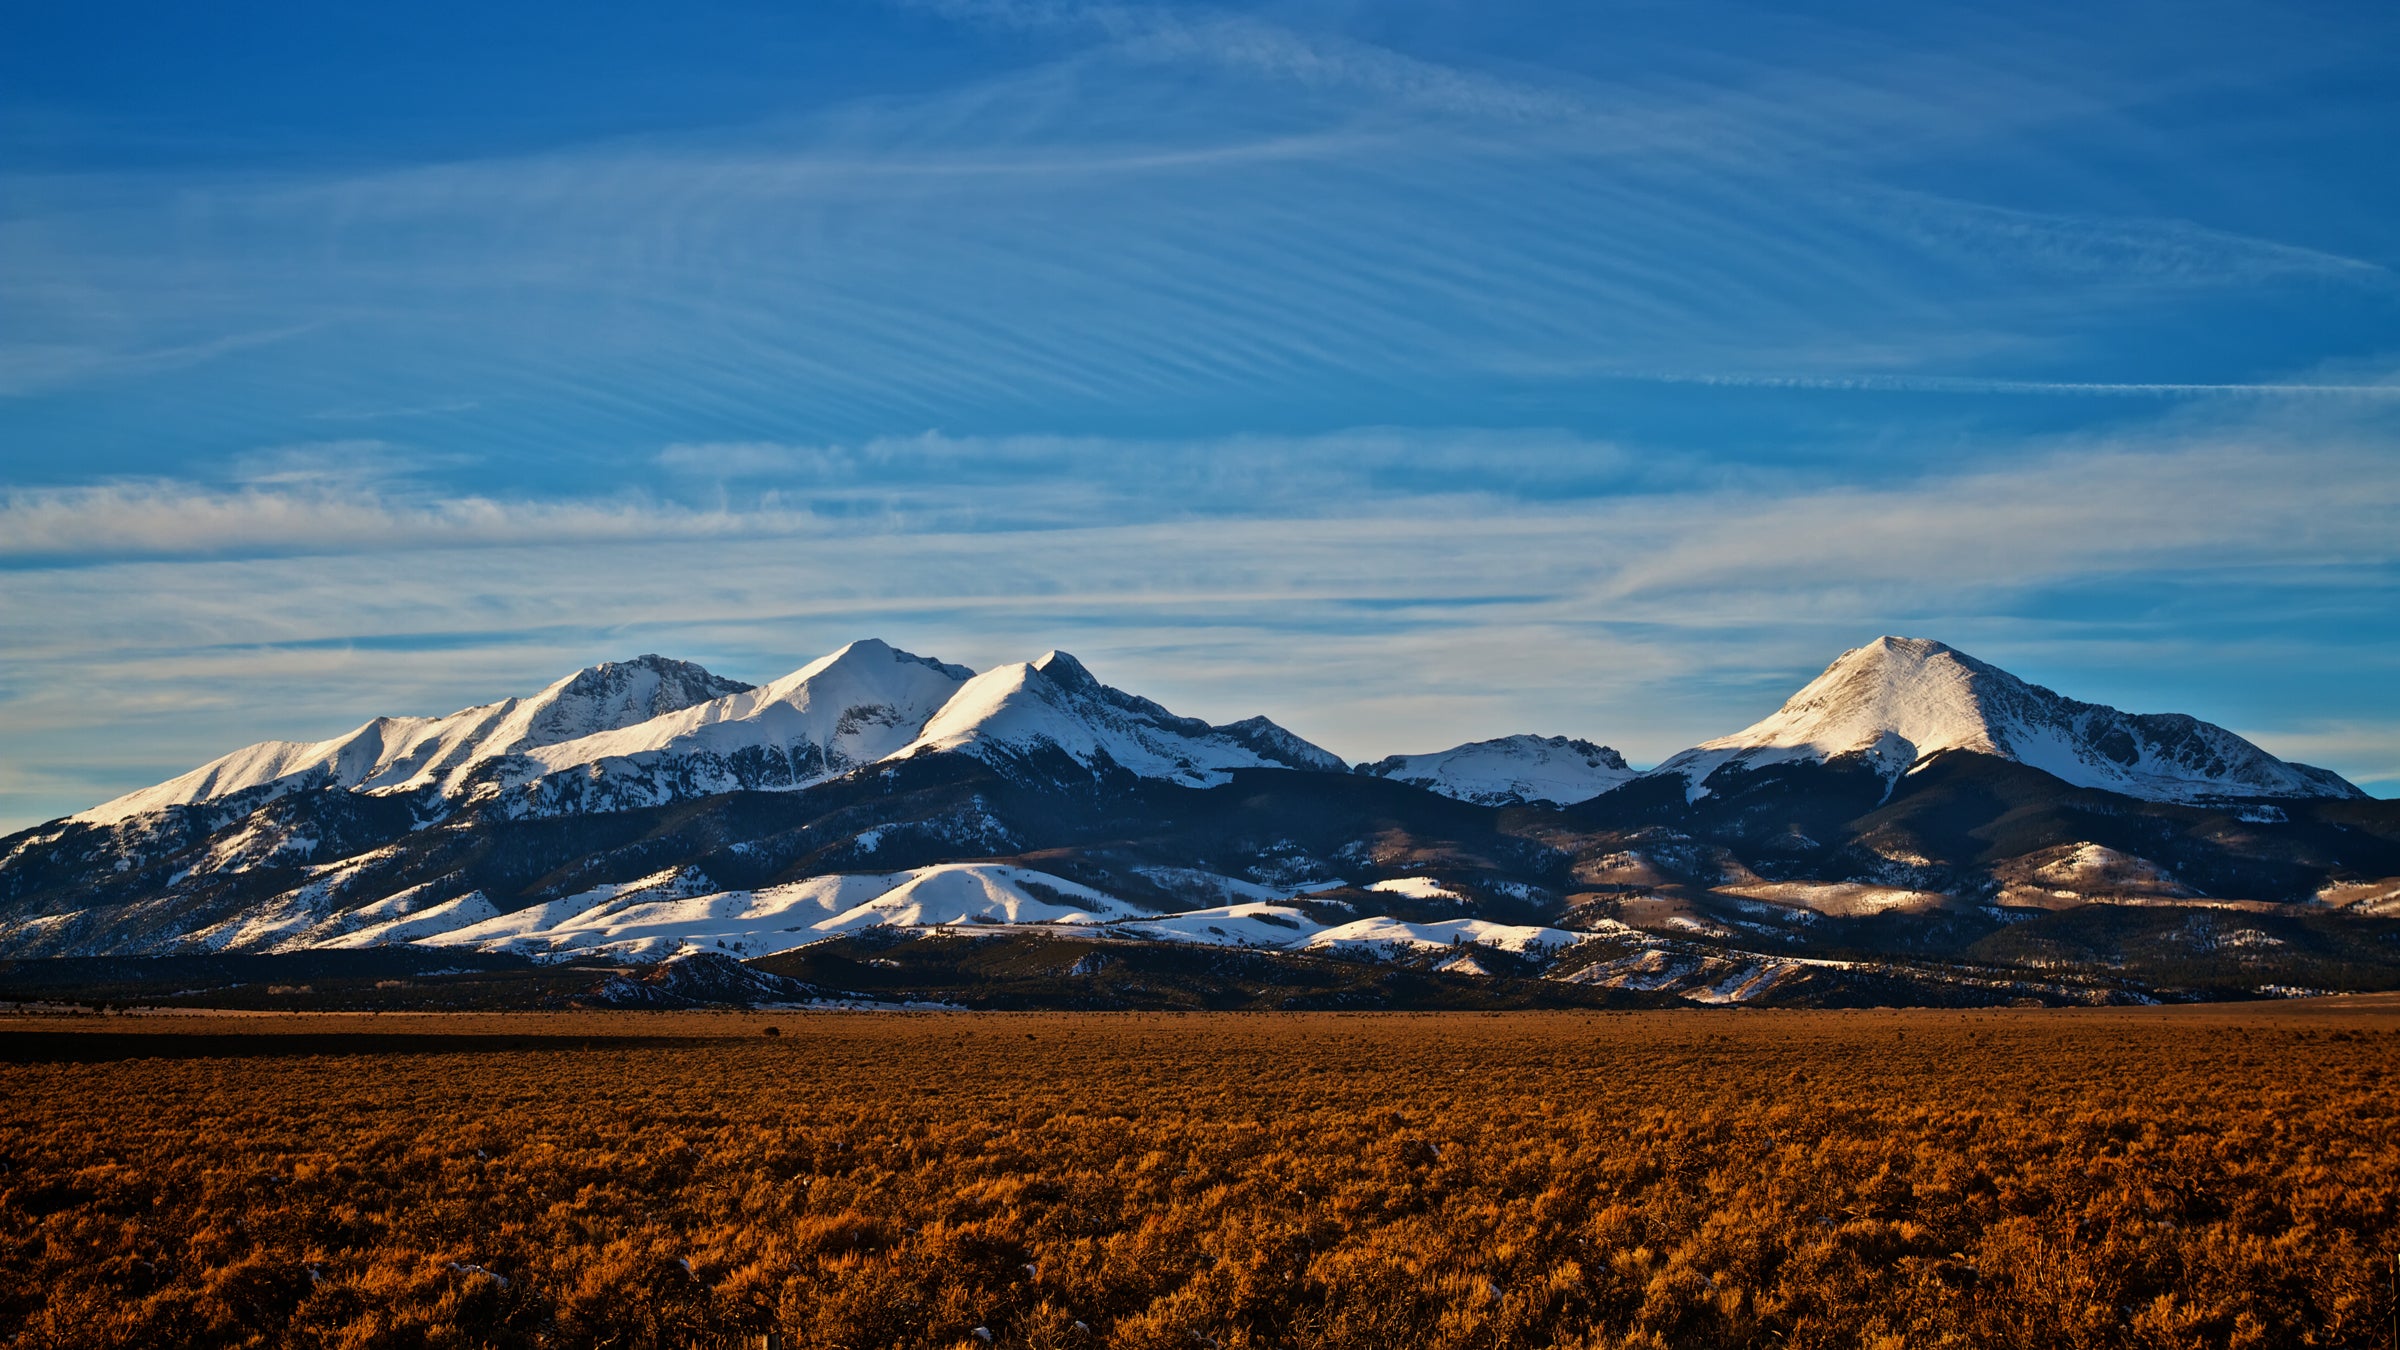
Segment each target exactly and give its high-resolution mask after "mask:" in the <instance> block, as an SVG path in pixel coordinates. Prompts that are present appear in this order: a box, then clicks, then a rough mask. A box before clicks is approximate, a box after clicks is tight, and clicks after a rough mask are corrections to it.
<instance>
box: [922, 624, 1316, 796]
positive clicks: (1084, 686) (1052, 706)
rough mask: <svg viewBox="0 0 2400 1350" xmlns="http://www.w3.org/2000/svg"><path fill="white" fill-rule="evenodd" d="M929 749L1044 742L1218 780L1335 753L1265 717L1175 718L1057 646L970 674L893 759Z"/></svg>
mask: <svg viewBox="0 0 2400 1350" xmlns="http://www.w3.org/2000/svg"><path fill="white" fill-rule="evenodd" d="M928 751H939V752H953V753H961V754H970V755H974V756H976V757H978V758H981V759H984V760H987V761H992V762H999V763H1008V762H1017V761H1022V760H1024V759H1026V758H1027V757H1029V756H1033V755H1037V754H1040V753H1042V752H1045V751H1056V752H1059V753H1063V754H1064V755H1066V756H1067V757H1068V758H1070V759H1072V760H1074V761H1076V762H1077V763H1079V764H1082V765H1084V766H1085V767H1087V768H1099V767H1102V766H1103V765H1104V764H1113V765H1115V766H1116V767H1118V768H1121V769H1125V770H1127V771H1129V772H1132V773H1134V774H1138V775H1140V776H1142V777H1145V778H1159V779H1165V780H1167V781H1169V782H1177V783H1183V784H1186V785H1188V786H1195V787H1199V786H1210V785H1214V784H1217V783H1222V782H1224V781H1225V779H1226V776H1227V774H1228V773H1230V772H1231V771H1232V770H1235V769H1259V768H1287V769H1316V770H1322V771H1326V772H1340V771H1341V770H1342V769H1343V768H1345V767H1346V766H1345V765H1344V763H1343V761H1342V760H1341V759H1340V757H1338V756H1336V755H1334V754H1333V753H1332V752H1330V751H1327V750H1323V749H1320V748H1319V747H1317V746H1314V745H1311V744H1309V743H1308V742H1307V741H1304V740H1302V739H1300V738H1299V737H1297V736H1294V735H1293V734H1292V733H1290V732H1288V731H1285V730H1284V729H1283V728H1281V727H1279V726H1276V725H1275V724H1274V723H1273V722H1270V721H1268V720H1267V719H1265V718H1263V717H1255V718H1251V719H1249V720H1248V721H1244V722H1237V723H1233V724H1231V725H1230V726H1225V727H1212V726H1210V725H1209V724H1208V723H1206V722H1203V721H1201V720H1200V719H1198V718H1196V717H1178V716H1176V715H1175V714H1174V713H1172V712H1169V711H1167V709H1165V708H1164V707H1161V706H1160V705H1158V704H1156V703H1153V702H1151V701H1150V700H1149V699H1146V698H1142V697H1139V696H1138V695H1134V694H1128V693H1126V692H1125V691H1123V690H1121V689H1114V688H1111V687H1109V686H1108V685H1105V684H1102V683H1100V681H1099V680H1098V679H1096V678H1094V677H1093V675H1092V673H1091V672H1090V671H1089V670H1086V669H1085V668H1084V666H1083V663H1082V662H1080V661H1078V660H1076V659H1075V658H1074V657H1072V656H1070V655H1068V654H1067V653H1065V652H1061V651H1052V652H1049V653H1046V654H1044V655H1043V656H1042V657H1041V658H1040V659H1038V660H1035V661H1027V662H1023V663H1020V664H1017V665H1007V666H1000V667H997V668H995V669H992V670H988V671H985V672H984V673H983V674H981V675H978V676H976V677H975V678H974V679H972V680H969V681H968V682H967V683H966V685H965V686H964V687H962V688H961V689H960V690H959V691H958V694H957V696H956V697H954V698H953V699H951V700H950V702H949V703H948V704H947V705H945V706H944V707H943V708H942V710H941V711H940V712H938V713H936V714H935V715H934V717H933V720H932V721H930V722H927V723H926V724H925V730H924V733H923V734H922V735H920V736H919V737H918V738H917V740H916V741H915V743H913V744H911V745H909V746H907V747H906V748H904V749H902V750H901V751H899V752H898V753H896V754H895V755H894V756H893V758H904V757H906V756H909V755H914V754H920V753H924V752H928Z"/></svg>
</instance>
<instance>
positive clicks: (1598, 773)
mask: <svg viewBox="0 0 2400 1350" xmlns="http://www.w3.org/2000/svg"><path fill="white" fill-rule="evenodd" d="M1358 772H1359V773H1362V774H1366V775H1368V776H1370V777H1374V778H1389V779H1391V780H1393V781H1394V782H1400V783H1408V784H1411V785H1413V786H1416V787H1421V788H1424V789H1426V790H1427V791H1429V792H1438V793H1440V794H1442V795H1443V796H1445V797H1455V798H1457V799H1458V800H1459V801H1462V802H1474V803H1476V804H1478V805H1481V806H1522V805H1531V804H1546V805H1550V806H1570V805H1573V804H1574V803H1576V802H1580V801H1588V800H1590V799H1591V798H1593V797H1597V796H1599V795H1600V794H1601V793H1603V792H1606V791H1608V790H1609V789H1611V788H1615V787H1621V786H1623V785H1624V784H1625V783H1628V782H1630V781H1632V780H1633V779H1634V778H1636V777H1639V776H1640V775H1638V774H1637V773H1635V771H1634V770H1633V768H1632V767H1631V766H1629V765H1627V764H1626V763H1625V757H1624V756H1623V755H1620V754H1618V753H1617V752H1616V751H1614V750H1611V749H1609V748H1608V747H1607V746H1605V745H1594V744H1593V743H1592V742H1590V741H1582V740H1575V739H1573V738H1570V737H1566V736H1503V737H1501V738H1499V739H1498V740H1490V741H1469V742H1468V743H1467V744H1465V745H1458V746H1452V747H1451V748H1450V749H1448V750H1437V751H1435V752H1433V753H1432V754H1425V755H1392V756H1389V757H1388V758H1384V759H1379V760H1376V761H1375V762H1374V763H1372V764H1361V765H1359V766H1358Z"/></svg>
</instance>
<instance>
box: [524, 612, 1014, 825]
mask: <svg viewBox="0 0 2400 1350" xmlns="http://www.w3.org/2000/svg"><path fill="white" fill-rule="evenodd" d="M972 677H973V672H972V671H969V670H967V669H966V668H965V667H963V666H953V665H949V664H946V663H944V662H941V661H936V660H934V659H933V658H931V657H925V656H918V655H915V654H913V653H910V652H904V651H901V650H899V649H898V648H896V647H893V646H891V645H889V644H888V643H884V642H880V641H877V640H876V639H873V638H867V639H864V640H861V641H858V642H853V643H850V644H849V645H848V646H845V647H843V648H841V649H840V650H838V651H835V652H832V653H829V654H827V655H825V656H821V657H819V658H817V659H816V660H814V661H811V662H809V663H808V664H807V665H805V666H802V667H801V668H800V669H798V670H795V671H793V672H792V673H791V674H789V675H786V676H784V677H782V678H781V679H778V680H774V681H771V682H769V683H767V684H764V685H761V686H759V687H757V688H755V689H744V690H742V691H741V692H738V693H734V694H729V695H727V696H726V697H723V698H719V699H714V700H712V701H710V702H707V703H702V704H697V705H694V706H692V707H688V708H683V709H681V710H678V711H676V712H673V713H670V714H668V715H667V716H664V717H658V718H654V719H652V720H650V721H647V722H643V723H640V724H638V725H633V726H627V727H620V728H615V729H612V730H609V731H605V732H601V733H598V734H595V735H591V736H585V737H581V738H579V739H576V740H571V741H563V742H560V743H558V744H555V745H549V746H544V747H541V748H538V749H535V750H532V751H529V752H528V753H526V754H525V755H523V756H521V757H520V759H519V762H518V764H517V765H516V766H515V771H514V772H513V773H511V774H509V775H508V776H507V778H508V785H509V786H510V787H521V788H522V789H523V790H524V792H525V795H526V798H527V799H528V803H529V806H530V808H531V809H533V810H535V811H536V812H539V813H545V814H546V813H552V812H557V811H563V810H577V811H592V810H622V809H625V808H628V807H636V806H652V805H658V804H660V803H663V802H668V801H674V800H679V799H683V798H688V797H696V796H706V795H709V794H712V793H718V792H732V791H739V790H749V791H762V790H764V791H778V790H789V789H793V788H801V787H806V786H808V785H810V784H812V783H819V782H823V781H824V780H826V779H828V778H833V777H836V776H839V775H840V774H843V773H847V772H849V771H850V770H852V769H855V768H857V767H859V766H860V765H863V764H871V763H873V762H875V761H876V760H878V759H881V758H883V757H884V756H886V755H888V754H890V753H891V752H892V751H894V750H897V749H899V748H900V747H902V746H904V745H906V744H908V743H909V742H910V741H912V740H914V739H915V738H916V736H917V734H918V733H919V731H920V730H922V729H923V727H924V725H925V722H926V720H927V719H928V718H930V717H932V716H933V714H934V713H935V712H936V711H938V710H939V709H940V708H941V707H942V706H943V705H944V704H946V703H948V702H949V701H950V699H951V697H952V696H953V695H954V694H956V693H957V692H958V690H959V688H960V687H961V686H963V685H964V684H966V683H967V682H968V680H969V679H971V678H972Z"/></svg>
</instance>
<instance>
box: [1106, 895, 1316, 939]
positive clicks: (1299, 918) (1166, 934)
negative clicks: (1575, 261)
mask: <svg viewBox="0 0 2400 1350" xmlns="http://www.w3.org/2000/svg"><path fill="white" fill-rule="evenodd" d="M1110 931H1111V932H1114V933H1117V934H1120V935H1122V936H1126V937H1140V938H1149V939H1152V940H1154V941H1158V942H1188V943H1196V944H1198V945H1200V946H1204V947H1277V948H1285V947H1297V946H1300V945H1303V944H1305V943H1306V942H1307V941H1308V940H1309V939H1311V938H1313V937H1315V936H1316V935H1317V934H1319V933H1321V932H1323V931H1325V925H1323V924H1321V923H1318V922H1317V921H1316V920H1315V919H1312V918H1310V917H1309V916H1308V914H1307V913H1306V912H1305V911H1302V910H1298V909H1294V908H1292V907H1291V906H1289V905H1276V904H1267V903H1264V902H1259V901H1252V902H1249V903H1246V904H1239V905H1219V906H1217V907H1216V908H1214V909H1195V910H1192V911H1190V912H1188V913H1184V914H1168V915H1162V916H1160V917H1158V918H1152V919H1141V920H1136V921H1133V922H1129V923H1120V924H1117V925H1115V926H1113V927H1112V928H1111V930H1110Z"/></svg>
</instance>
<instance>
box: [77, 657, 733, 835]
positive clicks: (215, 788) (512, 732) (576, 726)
mask: <svg viewBox="0 0 2400 1350" xmlns="http://www.w3.org/2000/svg"><path fill="white" fill-rule="evenodd" d="M749 688H750V686H749V685H747V684H744V683H742V682H741V681H739V680H729V679H725V678H724V677H722V676H718V675H713V674H711V673H709V672H708V671H707V670H704V669H702V668H701V667H699V666H696V665H694V664H692V663H691V662H689V661H676V660H671V659H669V658H667V657H664V656H656V655H648V656H637V657H635V658H633V659H632V660H630V661H605V662H602V663H601V664H599V665H596V666H589V667H586V668H585V669H583V670H579V671H576V672H575V673H574V674H572V675H569V676H567V677H566V678H564V679H561V680H558V681H555V682H553V683H552V684H551V685H549V686H548V687H547V688H545V689H543V690H542V691H541V692H539V693H537V694H533V695H531V696H529V697H526V698H506V699H502V700H500V701H499V702H497V703H485V704H479V705H477V706H475V707H472V708H464V709H461V710H460V711H458V712H454V713H451V714H450V715H449V716H447V717H378V718H375V719H374V720H373V721H370V722H368V723H367V724H366V725H364V726H361V727H359V728H358V729H357V730H355V731H352V732H350V733H348V734H346V735H342V736H336V737H334V738H333V739H331V740H325V741H313V742H311V741H262V742H260V743H259V744H257V745H252V746H247V747H244V748H243V749H240V750H236V751H234V752H233V753H232V754H230V755H226V756H224V757H222V758H219V759H215V760H211V761H210V762H208V763H206V764H203V765H201V766H200V767H199V768H197V769H194V770H192V771H191V772H190V773H186V774H182V775H179V776H177V777H175V778H170V779H168V780H167V781H166V782H163V783H160V784H157V785H155V786H153V787H147V788H143V789H141V790H140V791H138V792H129V793H127V794H126V795H124V796H122V797H119V798H116V799H115V800H113V801H109V802H104V803H102V804H101V805H99V806H95V807H93V808H92V809H91V810H89V811H85V812H83V813H81V814H79V815H76V816H72V817H70V819H72V820H76V821H80V822H85V823H89V824H109V823H113V822H115V821H120V820H124V819H126V818H127V817H129V816H135V815H140V814H142V813H144V812H148V811H156V810H161V809H164V808H166V807H170V806H184V805H189V804H191V803H195V802H203V801H214V800H217V799H219V798H225V797H232V796H236V795H241V796H244V797H245V799H246V800H253V799H254V804H257V803H264V802H266V801H270V800H273V799H274V798H276V797H279V796H283V795H285V794H286V793H290V792H296V791H301V790H304V789H315V788H346V789H349V790H351V791H354V792H406V791H413V790H416V789H419V788H426V787H432V788H438V789H440V790H442V791H445V792H448V791H453V790H456V789H457V788H458V787H460V786H461V785H462V784H463V783H465V782H466V781H467V779H468V778H469V777H470V776H471V775H472V774H473V773H474V772H475V771H477V770H478V769H480V768H481V767H482V766H483V765H485V764H487V763H489V762H490V761H493V760H496V759H499V758H500V757H502V756H506V755H512V754H517V753H520V752H523V751H527V750H535V749H539V748H541V747H545V746H550V745H556V744H558V743H560V742H563V741H570V740H574V739H576V738H579V737H584V736H589V735H591V734H593V733H594V732H599V731H605V730H608V729H611V728H616V727H624V726H631V725H634V724H637V723H641V722H647V721H649V720H650V719H652V718H655V717H658V716H660V715H661V714H665V713H671V712H674V711H676V710H678V709H682V708H688V707H691V706H692V705H694V704H696V703H704V702H707V701H709V700H712V699H717V698H721V697H724V696H726V695H729V694H734V693H738V692H740V691H743V690H747V689H749Z"/></svg>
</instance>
